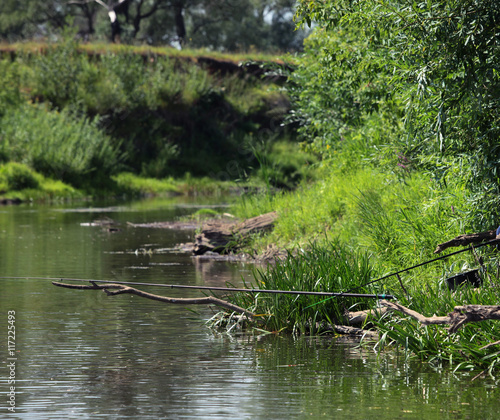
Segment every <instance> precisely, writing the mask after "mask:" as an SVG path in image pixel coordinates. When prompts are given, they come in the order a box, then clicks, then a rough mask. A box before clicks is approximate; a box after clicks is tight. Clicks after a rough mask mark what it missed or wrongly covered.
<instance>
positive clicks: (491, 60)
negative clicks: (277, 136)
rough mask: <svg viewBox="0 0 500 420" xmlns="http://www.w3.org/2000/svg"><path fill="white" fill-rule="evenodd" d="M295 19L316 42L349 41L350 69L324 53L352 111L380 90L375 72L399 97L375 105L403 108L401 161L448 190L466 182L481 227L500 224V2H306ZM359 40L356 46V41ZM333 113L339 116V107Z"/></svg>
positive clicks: (326, 69)
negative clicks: (308, 27)
mask: <svg viewBox="0 0 500 420" xmlns="http://www.w3.org/2000/svg"><path fill="white" fill-rule="evenodd" d="M297 20H298V23H299V24H301V25H304V24H312V23H313V22H315V23H316V25H317V29H316V33H317V34H319V33H320V32H321V31H323V33H324V34H326V35H324V36H325V37H327V38H330V39H331V38H335V37H336V38H337V39H339V40H343V41H344V42H345V44H346V45H345V46H346V49H345V50H344V54H343V60H344V61H342V60H339V56H340V55H339V54H340V51H338V50H335V49H332V50H329V48H330V46H326V47H325V50H321V47H320V46H318V48H319V49H320V50H321V51H322V63H320V64H319V67H320V68H319V69H318V72H319V74H321V75H322V77H323V78H325V79H330V81H331V82H333V81H335V83H337V84H338V85H339V86H343V88H346V89H347V91H348V94H346V97H349V96H350V97H351V98H352V100H351V103H352V104H354V103H355V102H356V100H355V98H356V96H358V95H359V94H360V92H361V91H362V90H363V83H364V81H367V82H369V83H372V82H371V81H369V80H368V78H367V74H369V73H371V74H372V75H373V77H372V81H373V82H376V83H377V84H378V85H379V86H380V85H386V86H387V88H388V92H391V93H390V95H388V96H386V97H385V98H384V97H379V98H378V99H377V101H378V103H377V106H381V105H387V104H390V103H391V102H392V103H394V101H395V102H397V107H396V108H398V110H397V111H396V110H395V109H394V108H393V110H394V112H395V115H397V113H398V112H399V113H401V119H400V121H401V123H402V124H404V126H403V127H404V131H403V132H402V134H401V135H400V136H399V137H398V138H397V139H392V145H391V147H392V149H393V150H394V153H395V154H396V151H397V153H398V154H401V155H404V157H405V159H408V160H409V161H411V162H413V164H414V166H415V167H417V168H420V169H424V170H427V171H431V172H432V173H433V174H434V176H435V177H436V178H437V179H439V180H441V181H442V182H446V179H447V178H449V179H452V178H457V177H461V178H463V179H464V180H465V183H466V185H467V187H468V188H469V190H470V193H471V197H472V198H471V199H472V202H471V207H472V208H474V220H475V221H474V224H475V225H476V226H475V227H476V228H481V227H484V225H487V226H492V225H493V224H494V223H497V222H496V221H495V219H496V218H498V216H500V214H499V208H500V206H499V205H500V145H499V142H498V139H499V135H500V108H499V102H500V73H499V71H498V69H499V68H500V54H499V53H498V51H499V50H500V37H499V36H498V33H499V30H500V3H499V2H498V1H496V0H461V1H458V0H429V1H426V2H414V1H410V0H382V1H378V0H358V1H348V0H340V1H336V2H330V1H326V2H325V1H310V0H307V1H306V0H300V2H299V8H298V14H297ZM356 32H357V33H358V41H356V40H351V41H349V40H348V37H350V36H352V34H354V33H356ZM316 36H320V35H316ZM359 42H364V43H365V49H364V51H361V50H360V49H359V48H357V47H356V43H357V45H358V47H359ZM356 55H357V57H358V58H359V59H355V58H354V57H356ZM342 62H344V63H346V62H355V65H354V66H353V67H351V69H350V73H349V77H350V78H351V80H352V79H353V78H354V79H357V82H355V83H353V84H352V86H346V84H345V81H342V80H340V79H338V78H337V76H338V75H340V74H341V73H342V70H339V68H338V66H339V65H341V63H342ZM344 70H345V71H344V73H345V72H346V71H348V68H344ZM363 72H364V73H365V74H363ZM299 73H300V72H299ZM330 86H331V84H330ZM365 87H366V86H365ZM297 89H298V90H299V92H298V95H303V96H302V101H303V103H304V104H305V103H306V100H307V95H309V98H310V99H311V104H310V105H309V107H308V109H309V110H310V108H311V107H312V106H313V105H314V103H316V104H317V103H318V102H317V100H316V99H315V98H314V96H312V95H313V94H312V92H310V93H309V94H307V93H305V91H304V90H302V89H301V87H300V86H298V85H297ZM335 93H336V96H335V97H340V96H341V95H340V91H338V90H336V91H335ZM320 95H321V94H320ZM330 110H331V111H332V112H333V113H335V112H337V111H338V108H337V109H332V108H330ZM300 115H302V117H301V118H302V119H301V121H302V123H303V124H304V125H308V126H309V127H311V126H312V127H314V126H315V124H317V125H318V126H321V124H325V126H328V122H325V120H324V119H323V120H318V119H317V118H316V116H315V115H313V114H311V113H309V114H308V113H307V112H306V113H302V114H301V112H299V116H300ZM311 115H312V119H311V120H310V121H307V118H308V117H310V116H311ZM318 115H319V114H318ZM299 119H300V118H299ZM313 131H314V130H313ZM324 132H328V130H327V129H325V130H324Z"/></svg>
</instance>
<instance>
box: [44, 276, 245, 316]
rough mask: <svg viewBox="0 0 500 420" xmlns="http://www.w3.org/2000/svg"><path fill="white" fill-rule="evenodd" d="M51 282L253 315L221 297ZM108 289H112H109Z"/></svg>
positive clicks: (107, 292)
mask: <svg viewBox="0 0 500 420" xmlns="http://www.w3.org/2000/svg"><path fill="white" fill-rule="evenodd" d="M91 283H92V282H91ZM52 284H53V285H54V286H59V287H66V288H68V289H80V290H81V289H84V290H103V291H104V292H105V293H106V294H107V295H108V296H115V295H120V294H124V293H130V294H132V295H137V296H140V297H143V298H146V299H152V300H157V301H160V302H164V303H173V304H179V305H217V306H221V307H223V308H226V309H229V310H230V311H233V312H237V313H239V314H244V315H246V316H248V317H249V318H253V317H254V316H255V314H254V313H253V312H250V311H247V310H246V309H244V308H241V307H239V306H237V305H233V304H232V303H229V302H226V301H225V300H222V299H218V298H216V297H214V296H207V297H204V298H193V299H190V298H172V297H167V296H160V295H155V294H152V293H147V292H143V291H142V290H139V289H135V288H133V287H129V286H124V285H122V284H115V283H104V284H96V283H92V285H91V286H89V285H84V284H68V283H60V282H57V281H53V282H52ZM110 289H114V290H113V291H111V290H110Z"/></svg>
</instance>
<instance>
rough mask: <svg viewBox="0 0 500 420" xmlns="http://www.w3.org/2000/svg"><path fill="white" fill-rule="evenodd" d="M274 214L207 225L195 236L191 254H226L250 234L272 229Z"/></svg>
mask: <svg viewBox="0 0 500 420" xmlns="http://www.w3.org/2000/svg"><path fill="white" fill-rule="evenodd" d="M277 217H278V215H277V213H276V212H271V213H266V214H262V215H260V216H257V217H252V218H251V219H247V220H244V221H243V222H238V223H231V224H227V223H220V222H219V223H217V222H211V223H207V224H205V225H204V226H203V227H202V230H201V233H200V234H198V235H196V238H195V243H194V248H193V253H194V254H195V255H202V254H204V253H206V252H208V251H212V252H218V253H228V252H231V251H234V250H236V249H237V248H238V247H240V246H241V245H242V244H243V243H244V241H245V238H246V237H248V235H250V234H255V233H259V232H264V231H266V230H269V229H271V228H272V227H273V225H274V222H275V220H276V218H277Z"/></svg>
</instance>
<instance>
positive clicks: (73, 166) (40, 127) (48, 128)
mask: <svg viewBox="0 0 500 420" xmlns="http://www.w3.org/2000/svg"><path fill="white" fill-rule="evenodd" d="M97 125H98V121H97V120H95V119H94V120H89V119H86V118H82V117H81V116H80V115H78V114H77V113H75V112H72V111H70V110H69V109H65V110H63V111H62V112H58V111H49V110H47V109H46V108H45V107H43V106H38V105H29V104H27V105H24V106H20V107H18V108H12V109H8V110H7V111H6V112H5V114H4V116H3V117H2V118H1V119H0V138H1V139H2V141H1V143H0V155H2V156H3V157H4V160H8V161H9V160H10V161H14V162H19V163H24V164H27V165H28V166H30V167H31V168H33V169H34V170H36V171H38V172H40V173H42V174H43V175H45V176H48V177H52V178H55V179H58V180H61V181H64V182H66V183H69V184H71V185H74V186H77V187H91V185H89V184H88V180H89V177H92V179H93V180H94V182H95V183H97V182H99V181H100V182H106V181H107V180H109V177H110V175H112V174H113V173H115V171H117V170H118V169H119V154H118V151H117V148H116V147H115V146H113V145H112V143H111V141H110V139H109V137H108V136H106V135H105V134H103V132H102V131H101V130H100V129H99V128H98V127H97Z"/></svg>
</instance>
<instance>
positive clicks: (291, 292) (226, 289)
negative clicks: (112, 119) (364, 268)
mask: <svg viewBox="0 0 500 420" xmlns="http://www.w3.org/2000/svg"><path fill="white" fill-rule="evenodd" d="M499 242H500V239H493V240H491V241H488V242H484V243H481V244H479V245H476V246H470V247H468V248H464V249H461V250H458V251H455V252H451V253H450V254H446V255H442V256H441V257H437V258H434V259H432V260H428V261H424V262H422V263H419V264H415V265H412V266H411V267H407V268H404V269H402V270H399V271H396V272H394V273H390V274H387V275H385V276H382V277H379V278H377V279H375V280H371V281H369V282H368V283H365V284H362V285H360V286H356V287H353V288H351V289H349V290H348V291H347V292H310V291H301V290H265V289H245V288H235V287H219V286H189V285H182V284H162V283H141V282H132V281H114V280H96V279H77V278H63V277H37V276H25V277H20V276H19V277H15V276H0V279H19V280H31V279H33V280H60V281H64V280H66V281H80V282H86V283H88V282H95V283H115V284H125V285H127V284H128V285H134V286H154V287H167V288H170V289H194V290H212V291H223V292H243V293H275V294H288V295H309V296H329V297H330V298H333V297H359V298H372V299H395V297H394V296H393V295H386V294H367V293H353V291H355V290H357V289H360V288H362V287H366V286H368V285H370V284H373V283H376V282H379V281H381V280H385V279H387V278H389V277H392V276H396V275H398V274H401V273H404V272H406V271H410V270H412V269H414V268H418V267H422V266H424V265H426V264H430V263H432V262H435V261H439V260H443V259H446V258H449V257H451V256H453V255H456V254H460V253H462V252H466V251H472V250H474V249H476V248H481V247H483V246H486V245H494V244H498V243H499ZM325 300H328V299H325ZM311 306H314V305H311Z"/></svg>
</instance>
